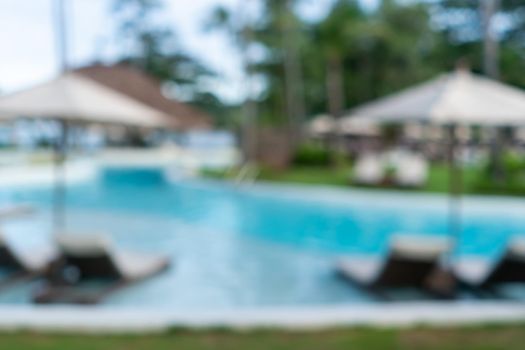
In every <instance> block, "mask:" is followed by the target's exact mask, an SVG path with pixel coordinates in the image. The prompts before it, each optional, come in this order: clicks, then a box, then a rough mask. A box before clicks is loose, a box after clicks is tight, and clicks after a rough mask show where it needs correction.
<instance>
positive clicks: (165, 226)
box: [0, 169, 525, 309]
mask: <svg viewBox="0 0 525 350" xmlns="http://www.w3.org/2000/svg"><path fill="white" fill-rule="evenodd" d="M51 194H52V192H51V190H50V189H49V188H44V187H25V188H2V189H0V205H4V204H5V205H7V204H9V203H13V202H15V203H28V202H29V203H32V204H34V205H35V206H37V207H38V208H39V211H38V213H37V215H35V217H33V218H31V219H26V220H17V221H13V222H6V223H5V224H4V225H3V231H4V232H5V234H6V235H7V236H8V237H9V239H10V240H12V241H13V243H14V244H18V245H20V246H33V247H39V246H41V245H44V244H48V243H49V242H50V241H51V234H50V232H51V213H50V200H51ZM67 203H68V211H67V227H68V230H70V231H73V232H79V233H86V234H89V233H98V232H101V233H107V234H109V235H111V236H112V237H113V239H114V240H115V242H116V244H117V245H118V246H120V247H124V248H129V249H133V250H140V251H150V252H156V253H163V254H167V255H169V256H170V257H172V260H173V268H172V269H171V270H170V271H169V272H168V273H166V274H164V275H162V276H159V277H157V278H154V279H152V280H150V281H148V282H146V283H143V284H140V285H137V286H134V287H133V288H130V289H128V290H125V291H122V292H119V293H117V294H115V295H113V296H112V297H111V298H109V299H108V300H107V302H106V303H105V305H111V306H116V305H122V306H134V307H135V306H136V307H148V308H151V307H159V308H166V307H169V308H177V309H181V308H188V309H195V308H228V307H243V306H267V305H296V304H334V303H349V302H363V301H369V297H368V296H367V295H364V294H362V293H360V292H359V291H357V290H354V289H353V288H352V287H351V286H349V285H348V284H346V283H345V282H344V281H341V280H339V279H337V278H336V277H335V276H334V274H333V271H332V265H333V262H334V259H335V258H336V257H338V256H341V255H345V254H351V253H360V254H361V253H362V254H376V255H381V254H383V253H384V252H385V251H386V249H387V242H388V239H389V236H390V235H391V234H393V233H400V232H405V233H424V234H429V235H446V234H447V220H446V213H447V203H448V200H447V198H446V197H444V196H438V195H436V196H432V195H418V194H407V193H401V192H380V191H358V190H341V189H333V188H308V187H296V186H281V185H256V186H253V187H249V188H236V187H234V186H232V185H230V184H228V183H222V182H212V181H185V182H179V183H169V182H167V181H166V180H165V179H164V177H163V175H162V173H161V172H160V171H159V170H154V169H153V170H146V169H143V170H138V169H135V170H130V169H126V170H124V169H120V170H119V169H112V170H105V171H104V172H103V173H102V174H101V175H100V176H99V178H98V179H97V180H94V181H92V182H90V183H84V184H77V185H70V186H69V187H68V196H67ZM463 212H464V217H463V222H462V228H463V232H462V234H461V236H460V242H459V245H458V250H457V252H456V254H469V255H472V254H474V255H482V256H484V257H486V258H487V259H494V258H495V257H497V255H498V254H500V253H501V251H502V249H503V247H504V244H505V242H506V240H507V238H508V237H509V236H510V235H514V234H520V233H524V234H525V215H523V213H525V201H524V200H521V199H507V198H490V199H487V198H481V197H480V198H467V199H465V200H463ZM35 283H37V282H35ZM34 287H35V286H34V285H21V286H19V287H17V288H14V289H12V290H9V291H7V292H3V293H0V303H10V304H15V303H21V304H23V303H28V302H29V299H30V297H29V296H30V292H31V289H32V288H34Z"/></svg>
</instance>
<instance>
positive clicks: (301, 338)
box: [0, 325, 525, 350]
mask: <svg viewBox="0 0 525 350" xmlns="http://www.w3.org/2000/svg"><path fill="white" fill-rule="evenodd" d="M524 344H525V326H523V325H511V326H486V327H472V328H448V329H431V328H419V329H404V330H372V329H359V328H356V329H347V330H342V329H337V330H329V331H319V332H279V331H254V332H242V333H234V332H229V331H200V332H198V331H183V330H180V331H172V332H169V333H167V334H165V335H150V336H131V335H127V336H86V335H78V336H74V335H43V334H33V333H16V334H3V335H0V349H10V350H11V349H17V350H24V349H57V350H61V349H64V350H66V349H67V350H73V349H75V350H83V349H86V350H99V349H100V350H102V349H122V350H134V349H148V350H149V349H152V350H153V349H179V350H181V349H182V350H184V349H188V350H200V349H202V350H204V349H219V350H220V349H228V350H241V349H242V350H245V349H246V350H258V349H273V350H279V349H281V350H288V349H289V350H293V349H298V350H299V349H300V350H339V349H341V350H347V349H366V350H374V349H414V350H426V349H436V350H437V349H448V350H453V349H458V350H470V349H480V350H481V349H482V350H491V349H505V350H513V349H516V350H521V349H523V347H524Z"/></svg>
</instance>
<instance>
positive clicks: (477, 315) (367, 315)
mask: <svg viewBox="0 0 525 350" xmlns="http://www.w3.org/2000/svg"><path fill="white" fill-rule="evenodd" d="M523 321H525V304H523V303H517V302H423V303H385V304H375V305H353V306H349V305H348V306H333V307H300V308H297V307H278V308H261V309H240V310H217V311H192V312H188V310H185V311H161V310H138V309H135V310H132V309H120V308H97V307H95V308H89V307H35V306H27V307H26V306H24V307H20V306H1V307H0V331H21V330H24V331H38V332H42V331H44V332H57V331H58V332H66V333H67V332H72V333H79V332H81V333H109V334H111V333H161V332H164V331H167V330H169V329H170V328H176V327H179V328H191V329H205V328H229V329H238V330H249V329H262V328H276V329H285V330H320V329H327V328H331V327H352V326H374V327H389V328H391V327H395V328H396V327H410V326H418V325H422V324H425V325H429V326H456V325H471V324H483V323H491V324H494V323H513V322H523Z"/></svg>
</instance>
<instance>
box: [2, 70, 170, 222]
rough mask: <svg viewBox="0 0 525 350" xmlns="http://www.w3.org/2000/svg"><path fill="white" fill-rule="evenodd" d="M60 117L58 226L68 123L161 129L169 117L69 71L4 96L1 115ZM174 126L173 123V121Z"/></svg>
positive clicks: (61, 218)
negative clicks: (37, 84) (40, 83)
mask: <svg viewBox="0 0 525 350" xmlns="http://www.w3.org/2000/svg"><path fill="white" fill-rule="evenodd" d="M18 117H27V118H34V119H52V120H59V121H60V122H61V124H62V128H61V129H62V135H61V137H60V141H58V142H57V148H56V152H57V157H56V159H57V161H56V163H55V169H56V182H55V196H54V202H53V210H54V216H55V229H56V230H57V229H62V228H63V226H64V219H65V215H64V201H65V185H64V168H63V163H64V160H65V155H66V148H67V144H66V143H67V142H66V140H67V130H68V124H73V123H75V124H77V123H97V124H111V125H115V124H116V125H126V126H139V127H149V128H160V127H164V126H166V125H168V121H169V118H170V117H169V116H167V115H165V114H164V113H162V112H160V111H157V110H156V109H154V108H151V107H149V106H147V105H145V104H143V103H141V102H138V101H136V100H133V99H131V98H130V97H128V96H126V95H123V94H121V93H119V92H117V91H114V90H112V89H110V88H108V87H106V86H104V85H101V84H99V83H97V82H95V81H92V80H89V79H87V78H84V77H82V76H80V75H78V74H74V73H66V74H64V75H62V76H60V77H58V78H57V79H55V80H52V81H50V82H48V83H45V84H42V85H39V86H36V87H33V88H29V89H26V90H23V91H20V92H17V93H14V94H11V95H7V96H3V97H0V118H2V119H13V118H18ZM171 125H173V122H172V121H171Z"/></svg>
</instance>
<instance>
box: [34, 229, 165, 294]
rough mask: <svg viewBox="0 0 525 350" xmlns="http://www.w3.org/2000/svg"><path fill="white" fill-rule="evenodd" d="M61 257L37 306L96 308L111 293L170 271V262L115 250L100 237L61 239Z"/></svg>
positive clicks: (68, 236)
mask: <svg viewBox="0 0 525 350" xmlns="http://www.w3.org/2000/svg"><path fill="white" fill-rule="evenodd" d="M56 244H57V248H58V252H59V257H58V258H57V260H56V261H55V262H54V266H53V268H52V269H51V272H50V274H49V276H47V278H48V283H47V285H46V286H44V287H43V288H41V289H40V290H39V291H37V292H36V293H35V295H34V298H33V299H34V301H35V302H37V303H73V304H96V303H99V302H100V301H101V300H103V299H104V298H105V297H107V296H108V295H110V294H111V293H113V292H115V291H117V290H119V289H122V288H124V287H127V286H129V285H131V284H134V283H137V282H139V281H143V280H145V279H147V278H150V277H153V276H155V275H157V274H159V273H161V272H162V271H164V270H166V269H167V268H168V267H169V259H167V258H165V257H162V256H156V255H148V254H140V253H134V252H128V251H123V250H118V249H114V248H113V244H112V242H111V241H110V240H109V239H108V238H107V237H106V236H101V235H95V236H86V235H69V234H68V235H58V236H57V237H56Z"/></svg>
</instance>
